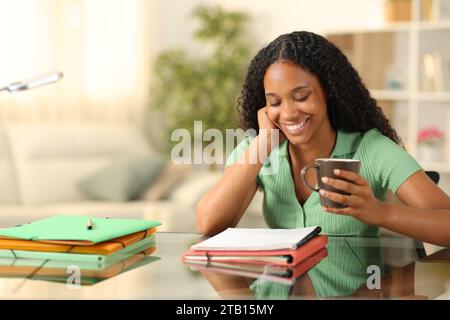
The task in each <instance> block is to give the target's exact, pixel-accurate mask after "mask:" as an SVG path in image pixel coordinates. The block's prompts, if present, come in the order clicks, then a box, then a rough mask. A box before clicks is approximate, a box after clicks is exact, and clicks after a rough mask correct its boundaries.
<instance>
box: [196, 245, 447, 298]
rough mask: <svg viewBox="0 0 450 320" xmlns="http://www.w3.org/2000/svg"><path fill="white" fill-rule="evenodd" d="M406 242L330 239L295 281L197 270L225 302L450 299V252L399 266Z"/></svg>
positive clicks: (214, 269) (412, 259) (443, 251)
mask: <svg viewBox="0 0 450 320" xmlns="http://www.w3.org/2000/svg"><path fill="white" fill-rule="evenodd" d="M404 244H405V241H404V239H401V238H400V239H389V240H386V239H384V241H383V242H382V239H380V238H357V237H342V238H341V237H330V238H329V243H328V246H327V252H328V255H327V256H326V257H324V258H323V259H321V260H320V262H318V264H316V265H315V266H314V267H312V268H311V269H310V270H306V271H305V272H302V273H301V274H299V276H298V278H297V279H295V280H294V281H291V283H287V282H286V281H280V280H278V279H274V278H273V277H272V278H270V277H267V275H265V274H262V275H260V276H259V277H258V278H257V279H256V280H254V279H252V278H254V275H253V276H252V275H249V274H247V275H244V276H242V275H238V272H234V274H233V272H229V270H226V269H224V268H217V267H214V266H213V267H210V268H202V269H198V268H195V267H194V269H197V270H199V271H200V272H201V273H202V274H203V276H204V277H205V278H206V279H207V280H208V281H209V282H210V283H211V285H212V286H213V287H214V288H215V289H216V290H217V292H218V293H219V294H220V296H221V297H222V298H225V299H248V298H254V299H342V298H345V299H436V298H442V299H449V298H450V297H449V293H450V268H449V266H450V250H449V249H445V250H441V251H440V252H438V253H435V254H433V255H432V256H428V257H425V258H423V259H420V260H416V258H415V257H411V261H410V262H409V263H406V264H404V265H401V266H398V265H399V264H402V262H404V256H405V254H407V251H409V250H410V249H412V248H411V247H408V246H406V247H404V246H403V245H404ZM392 250H394V252H397V253H400V254H399V256H398V257H397V259H392V257H391V258H390V259H389V260H391V262H392V263H393V265H391V264H389V263H390V262H389V261H386V259H385V255H386V253H389V252H392ZM241 274H243V273H241ZM291 280H292V279H291Z"/></svg>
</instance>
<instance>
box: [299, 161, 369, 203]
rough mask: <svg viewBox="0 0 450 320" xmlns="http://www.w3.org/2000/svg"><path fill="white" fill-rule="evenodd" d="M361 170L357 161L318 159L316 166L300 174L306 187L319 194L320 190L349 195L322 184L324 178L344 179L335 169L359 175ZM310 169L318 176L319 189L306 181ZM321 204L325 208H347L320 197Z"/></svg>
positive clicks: (303, 170) (305, 169)
mask: <svg viewBox="0 0 450 320" xmlns="http://www.w3.org/2000/svg"><path fill="white" fill-rule="evenodd" d="M360 168H361V161H359V160H356V159H332V158H322V159H316V161H315V163H314V165H310V166H306V167H304V168H303V169H302V172H301V173H300V176H301V178H302V181H303V183H304V184H305V186H307V187H308V188H310V189H311V190H312V191H315V192H319V190H320V189H325V190H327V191H332V192H336V193H340V194H344V195H349V193H347V192H344V191H341V190H337V189H334V188H333V187H331V186H330V185H328V184H325V183H323V182H322V177H329V178H333V179H341V180H345V179H342V178H341V177H338V176H336V175H335V174H334V172H333V170H334V169H340V170H347V171H352V172H355V173H358V174H359V169H360ZM308 169H315V170H316V174H317V182H318V185H319V187H318V188H315V187H311V185H310V184H309V183H308V182H307V181H306V177H305V174H306V172H307V171H308ZM320 204H321V205H322V206H324V207H331V208H345V207H346V205H343V204H340V203H336V202H334V201H331V200H330V199H328V198H325V197H322V196H320Z"/></svg>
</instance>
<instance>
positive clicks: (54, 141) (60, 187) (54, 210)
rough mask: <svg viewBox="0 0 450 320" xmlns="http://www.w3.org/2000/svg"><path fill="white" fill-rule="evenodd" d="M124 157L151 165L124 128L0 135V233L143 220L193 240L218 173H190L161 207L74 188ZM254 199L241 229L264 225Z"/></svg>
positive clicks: (134, 133)
mask: <svg viewBox="0 0 450 320" xmlns="http://www.w3.org/2000/svg"><path fill="white" fill-rule="evenodd" d="M123 155H139V156H148V157H152V155H155V151H153V150H152V148H151V147H150V146H149V145H148V144H147V142H146V140H145V139H144V138H143V136H142V135H141V134H140V132H139V131H138V130H136V129H134V128H132V127H130V126H125V125H108V124H63V125H62V124H61V125H60V124H56V125H55V124H53V125H49V124H26V125H6V126H4V127H2V128H0V183H1V188H0V227H9V226H13V225H17V224H23V223H27V222H30V221H34V220H37V219H42V218H45V217H48V216H52V215H56V214H69V215H94V216H99V217H122V218H145V219H157V220H159V221H161V222H162V226H161V227H160V230H166V231H178V232H180V231H185V232H194V231H195V222H194V208H195V204H196V203H197V201H198V199H199V198H200V197H201V195H202V194H203V193H204V192H205V191H206V190H207V189H208V188H210V187H211V186H212V185H213V184H214V183H215V182H216V181H217V179H218V178H219V177H220V175H221V173H220V172H208V171H200V172H198V171H195V170H191V172H189V173H188V174H187V175H185V178H184V180H180V181H179V183H177V184H176V185H177V187H176V189H175V190H173V192H171V193H170V195H169V196H168V197H167V198H166V199H160V200H158V201H148V200H146V199H143V198H142V199H138V200H135V201H126V202H111V201H93V200H90V199H89V198H88V197H87V196H86V195H85V194H83V192H81V191H80V190H79V189H78V187H77V184H78V182H79V181H80V179H82V178H83V177H87V176H89V175H91V174H93V173H95V172H96V171H98V170H100V169H101V168H103V167H105V166H107V165H108V164H109V163H110V162H111V161H112V160H113V159H115V158H117V157H120V156H123ZM261 201H262V200H261V195H258V196H257V197H256V199H255V201H254V202H253V203H252V205H251V206H250V208H249V210H248V211H249V213H248V214H246V215H245V217H244V218H243V220H242V223H241V224H240V225H241V226H262V225H264V223H263V221H262V218H261V215H260V211H261V210H260V205H261Z"/></svg>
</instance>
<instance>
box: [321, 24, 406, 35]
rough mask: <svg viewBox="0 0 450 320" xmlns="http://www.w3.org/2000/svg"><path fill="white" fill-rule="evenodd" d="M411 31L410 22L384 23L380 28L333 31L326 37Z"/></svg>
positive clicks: (369, 27) (370, 27)
mask: <svg viewBox="0 0 450 320" xmlns="http://www.w3.org/2000/svg"><path fill="white" fill-rule="evenodd" d="M410 29H411V22H396V23H386V24H384V25H380V26H373V27H372V26H368V27H366V28H358V29H355V28H353V29H338V30H336V29H334V30H329V31H326V32H325V33H326V34H327V35H330V36H332V35H342V34H355V33H374V32H376V33H380V32H407V31H409V30H410Z"/></svg>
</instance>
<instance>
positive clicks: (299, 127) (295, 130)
mask: <svg viewBox="0 0 450 320" xmlns="http://www.w3.org/2000/svg"><path fill="white" fill-rule="evenodd" d="M310 120H311V117H307V118H305V119H303V120H302V121H300V122H296V123H292V124H283V127H284V128H286V130H287V131H288V132H289V133H291V134H299V133H301V132H302V131H303V130H304V129H305V127H306V126H307V125H308V123H309V122H310Z"/></svg>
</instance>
